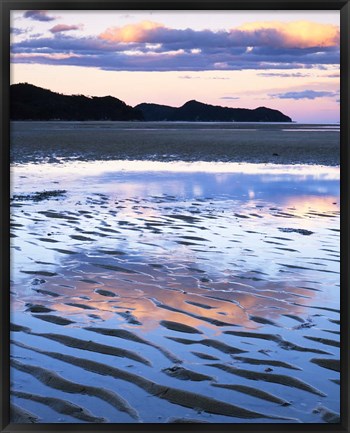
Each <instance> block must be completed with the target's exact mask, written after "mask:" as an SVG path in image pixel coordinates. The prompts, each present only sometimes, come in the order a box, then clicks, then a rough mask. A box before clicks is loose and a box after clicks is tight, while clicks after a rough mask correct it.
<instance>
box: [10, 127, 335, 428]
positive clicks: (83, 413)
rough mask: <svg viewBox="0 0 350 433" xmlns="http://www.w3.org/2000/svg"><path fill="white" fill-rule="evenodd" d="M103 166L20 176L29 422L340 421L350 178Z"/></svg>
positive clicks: (19, 361) (26, 169) (18, 334)
mask: <svg viewBox="0 0 350 433" xmlns="http://www.w3.org/2000/svg"><path fill="white" fill-rule="evenodd" d="M322 134H323V133H322ZM86 164H88V165H87V170H83V169H81V170H74V167H75V166H69V164H68V165H65V164H61V167H60V168H59V169H57V167H56V168H55V166H54V165H51V166H50V165H47V166H45V165H40V166H35V165H31V166H26V165H17V166H16V167H14V169H13V170H14V171H13V176H14V179H15V182H14V190H13V191H12V201H11V204H12V208H11V223H12V228H11V233H12V242H11V251H12V256H11V260H12V263H13V269H12V275H11V278H12V284H11V292H12V301H11V307H12V312H11V322H12V325H11V330H12V333H11V338H12V349H11V355H12V364H11V365H12V375H11V382H12V391H13V393H12V403H13V412H12V417H13V422H25V423H34V422H39V423H42V422H60V423H62V422H63V423H138V422H145V423H208V422H209V423H242V422H243V423H300V422H303V423H328V422H331V423H334V422H338V421H339V418H338V413H339V383H340V382H339V325H340V321H339V319H340V315H339V202H338V192H339V191H338V188H339V185H338V178H337V170H336V169H335V168H334V169H329V170H328V169H326V168H323V170H324V171H323V172H322V170H320V169H319V168H317V167H316V168H315V171H316V172H317V173H318V174H317V175H313V174H309V175H306V174H305V173H304V174H303V175H296V174H295V173H294V174H292V173H290V172H288V171H286V172H285V173H284V174H283V173H282V172H283V170H282V169H281V170H282V172H278V174H276V175H274V174H271V172H268V170H267V171H265V172H264V171H263V172H261V173H260V172H259V173H260V174H259V175H255V174H252V173H250V174H245V175H242V174H240V175H236V174H234V173H216V174H215V173H214V174H212V175H209V174H205V175H204V174H200V173H199V174H194V173H187V174H184V173H181V174H179V173H176V172H175V173H172V174H169V173H157V174H155V173H151V172H150V173H148V174H147V173H142V172H135V173H131V172H128V171H121V172H113V171H110V172H108V171H105V170H107V166H105V169H104V168H103V167H104V166H103V164H102V163H100V164H99V165H98V168H96V164H95V165H89V164H90V163H86ZM62 167H63V168H62ZM79 167H81V168H83V167H82V166H79ZM56 169H57V170H56ZM304 169H305V168H303V170H304ZM300 170H301V169H300ZM305 170H306V169H305ZM310 170H311V171H310V173H313V171H312V167H310ZM84 173H85V174H84ZM281 173H282V174H281ZM322 173H323V174H322ZM43 185H45V188H43ZM215 185H216V186H215ZM214 186H215V187H216V188H217V189H218V191H219V192H217V193H216V192H215V189H213V188H214ZM233 186H234V187H233ZM296 187H297V188H296ZM320 191H321V192H320ZM252 192H254V194H253V193H252Z"/></svg>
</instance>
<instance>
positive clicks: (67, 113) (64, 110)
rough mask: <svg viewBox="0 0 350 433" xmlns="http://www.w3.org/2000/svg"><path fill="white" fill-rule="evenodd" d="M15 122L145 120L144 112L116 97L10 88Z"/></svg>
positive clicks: (26, 86) (20, 85) (30, 85)
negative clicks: (69, 94)
mask: <svg viewBox="0 0 350 433" xmlns="http://www.w3.org/2000/svg"><path fill="white" fill-rule="evenodd" d="M10 117H11V119H12V120H54V119H55V120H143V115H142V113H141V111H140V110H137V109H135V108H132V107H130V106H129V105H126V104H125V102H123V101H120V100H119V99H117V98H114V97H112V96H103V97H97V96H93V97H87V96H83V95H72V96H68V95H61V94H59V93H55V92H51V91H50V90H46V89H42V88H41V87H37V86H33V85H32V84H27V83H24V84H13V85H12V86H11V88H10Z"/></svg>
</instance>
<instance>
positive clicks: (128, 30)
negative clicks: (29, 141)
mask: <svg viewBox="0 0 350 433" xmlns="http://www.w3.org/2000/svg"><path fill="white" fill-rule="evenodd" d="M159 27H162V24H159V23H154V22H152V21H142V22H140V23H138V24H127V25H126V26H123V27H113V28H109V29H107V30H106V31H105V32H104V33H101V34H100V38H101V39H106V40H107V41H113V42H141V41H145V40H147V34H149V32H150V31H152V30H154V29H157V28H159Z"/></svg>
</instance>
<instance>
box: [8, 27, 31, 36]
mask: <svg viewBox="0 0 350 433" xmlns="http://www.w3.org/2000/svg"><path fill="white" fill-rule="evenodd" d="M29 31H31V28H27V29H19V28H17V27H10V33H11V34H13V35H23V34H24V33H28V32H29Z"/></svg>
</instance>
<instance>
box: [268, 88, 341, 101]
mask: <svg viewBox="0 0 350 433" xmlns="http://www.w3.org/2000/svg"><path fill="white" fill-rule="evenodd" d="M337 95H338V93H337V92H329V91H323V90H302V91H300V92H285V93H276V94H270V95H269V96H272V97H273V98H279V99H316V98H324V97H329V96H337Z"/></svg>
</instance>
